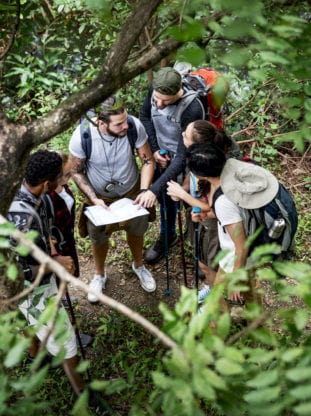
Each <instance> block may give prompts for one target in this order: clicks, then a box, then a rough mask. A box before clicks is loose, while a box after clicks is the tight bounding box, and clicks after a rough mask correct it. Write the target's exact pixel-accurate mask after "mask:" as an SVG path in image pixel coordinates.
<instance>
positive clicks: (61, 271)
mask: <svg viewBox="0 0 311 416" xmlns="http://www.w3.org/2000/svg"><path fill="white" fill-rule="evenodd" d="M5 223H7V220H6V219H5V218H4V217H3V216H2V215H0V224H5ZM11 237H12V238H13V239H14V240H16V241H18V242H21V243H22V244H23V245H24V246H26V247H28V248H29V249H30V252H31V255H32V257H33V258H34V259H36V260H37V261H38V262H39V263H40V264H42V265H43V266H49V269H50V270H51V271H52V272H54V273H55V274H56V275H57V276H58V277H59V279H60V280H61V281H64V282H67V283H70V284H71V285H73V286H75V287H78V288H80V289H82V290H83V291H84V292H85V293H92V294H94V295H96V297H97V298H98V299H99V301H100V302H101V303H103V304H105V305H108V306H109V307H110V308H112V309H115V310H116V311H118V312H119V313H121V314H123V315H125V316H127V317H128V318H130V319H131V320H133V321H135V322H136V323H138V324H139V325H141V326H142V327H143V328H144V329H145V330H146V331H148V332H150V333H151V334H152V335H154V336H155V337H156V338H158V339H159V340H160V341H161V342H162V343H163V344H164V345H165V346H166V347H168V348H176V347H177V344H176V343H175V341H173V340H172V339H171V338H170V337H168V336H167V335H166V334H164V332H162V331H161V330H159V329H158V328H157V327H156V326H155V325H153V324H152V323H151V322H149V321H148V320H147V319H146V318H144V317H143V316H142V315H140V314H138V313H137V312H135V311H133V310H132V309H130V308H128V307H127V306H125V305H124V304H123V303H120V302H118V301H116V300H114V299H112V298H110V297H109V296H107V295H104V294H103V293H98V292H97V291H95V290H93V289H90V288H89V286H88V285H86V284H85V283H83V282H82V281H81V280H79V279H77V278H76V277H73V276H72V275H71V274H70V273H68V272H67V270H66V269H65V268H64V267H63V266H61V265H60V264H59V263H57V262H56V261H54V260H53V259H52V258H51V257H50V256H48V255H47V254H46V253H44V252H43V251H42V250H40V249H39V247H37V246H36V245H35V244H34V243H33V242H32V241H29V240H28V239H27V237H26V236H25V234H23V233H22V232H21V231H18V230H15V231H13V232H12V234H11ZM4 301H5V302H9V301H11V299H8V300H7V299H5V300H4ZM2 302H3V300H2Z"/></svg>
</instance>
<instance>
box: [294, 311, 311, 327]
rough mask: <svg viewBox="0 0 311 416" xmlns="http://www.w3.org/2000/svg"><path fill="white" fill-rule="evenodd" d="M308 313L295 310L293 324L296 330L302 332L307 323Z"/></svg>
mask: <svg viewBox="0 0 311 416" xmlns="http://www.w3.org/2000/svg"><path fill="white" fill-rule="evenodd" d="M309 316H310V313H309V312H308V311H307V310H303V309H301V310H297V311H295V314H294V322H295V325H296V327H297V329H298V330H300V331H301V330H303V329H304V328H305V326H306V325H307V323H308V320H309Z"/></svg>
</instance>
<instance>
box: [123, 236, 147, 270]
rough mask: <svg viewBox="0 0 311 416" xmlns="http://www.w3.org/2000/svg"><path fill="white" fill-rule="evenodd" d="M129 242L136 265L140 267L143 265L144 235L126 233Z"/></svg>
mask: <svg viewBox="0 0 311 416" xmlns="http://www.w3.org/2000/svg"><path fill="white" fill-rule="evenodd" d="M126 238H127V243H128V245H129V248H130V250H131V253H132V257H133V260H134V264H135V267H140V266H142V265H143V246H144V237H143V236H141V237H138V236H134V235H128V234H126Z"/></svg>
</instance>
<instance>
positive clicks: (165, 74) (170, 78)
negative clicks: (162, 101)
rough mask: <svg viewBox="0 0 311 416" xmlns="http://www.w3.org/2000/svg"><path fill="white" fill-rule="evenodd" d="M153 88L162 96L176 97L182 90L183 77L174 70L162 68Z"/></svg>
mask: <svg viewBox="0 0 311 416" xmlns="http://www.w3.org/2000/svg"><path fill="white" fill-rule="evenodd" d="M152 86H153V88H154V89H155V90H156V91H158V92H159V93H160V94H164V95H175V94H177V93H178V91H179V90H180V88H181V75H180V73H179V72H177V71H176V70H175V69H174V68H171V67H165V68H161V69H160V70H159V71H158V72H157V73H156V75H155V77H154V79H153V83H152Z"/></svg>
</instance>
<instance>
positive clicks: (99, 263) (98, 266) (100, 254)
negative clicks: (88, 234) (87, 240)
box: [92, 241, 109, 275]
mask: <svg viewBox="0 0 311 416" xmlns="http://www.w3.org/2000/svg"><path fill="white" fill-rule="evenodd" d="M108 249H109V243H108V241H107V243H103V244H92V251H93V257H94V263H95V274H100V275H103V274H104V273H105V262H106V257H107V253H108Z"/></svg>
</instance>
